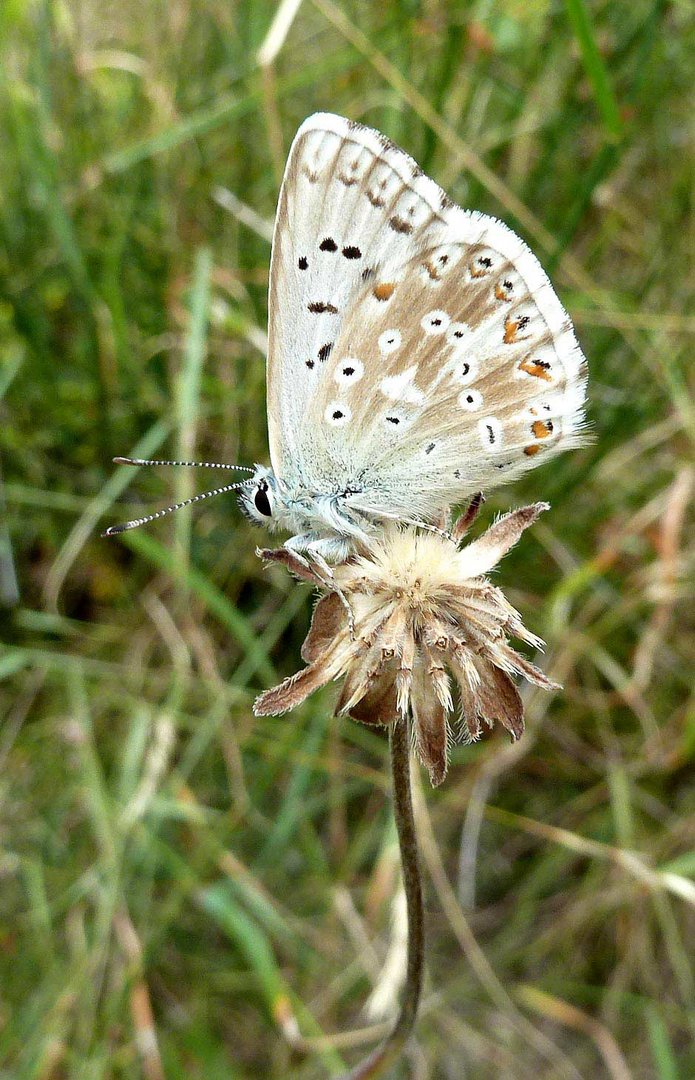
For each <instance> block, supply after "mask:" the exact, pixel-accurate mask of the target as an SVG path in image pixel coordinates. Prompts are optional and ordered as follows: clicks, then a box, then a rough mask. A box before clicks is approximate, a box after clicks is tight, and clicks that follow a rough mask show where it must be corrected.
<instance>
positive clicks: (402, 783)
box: [343, 718, 425, 1080]
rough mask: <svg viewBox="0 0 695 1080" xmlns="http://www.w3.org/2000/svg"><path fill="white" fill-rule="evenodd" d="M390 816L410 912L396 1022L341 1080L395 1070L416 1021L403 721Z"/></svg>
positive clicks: (417, 973) (416, 922) (412, 861)
mask: <svg viewBox="0 0 695 1080" xmlns="http://www.w3.org/2000/svg"><path fill="white" fill-rule="evenodd" d="M391 776H392V781H393V814H394V817H395V820H396V830H397V832H398V844H399V847H400V851H401V869H402V872H403V886H404V889H405V899H406V907H407V911H408V967H407V972H406V980H405V986H404V988H403V997H402V999H401V1008H400V1012H399V1014H398V1019H397V1020H396V1023H395V1025H394V1027H393V1030H392V1032H391V1034H390V1035H389V1036H388V1037H387V1038H386V1039H385V1040H384V1042H383V1043H382V1044H381V1046H379V1047H377V1049H376V1050H374V1051H373V1053H372V1054H370V1055H369V1057H368V1058H365V1060H364V1061H362V1062H360V1064H359V1065H357V1066H356V1067H355V1068H354V1069H352V1070H351V1071H350V1072H349V1073H346V1074H345V1075H344V1077H343V1080H374V1077H378V1076H383V1075H384V1073H385V1072H386V1070H387V1069H388V1068H389V1067H390V1066H391V1065H393V1064H394V1063H395V1062H396V1061H397V1060H398V1058H399V1057H400V1055H401V1053H402V1052H403V1048H404V1046H405V1044H406V1042H407V1041H408V1037H409V1035H410V1033H411V1031H412V1030H413V1026H414V1024H415V1017H416V1016H417V1009H418V1004H419V1001H420V994H421V991H422V977H423V970H424V959H425V932H424V916H423V908H422V879H421V877H420V864H419V861H418V853H417V841H416V839H415V821H414V818H413V800H412V797H411V793H410V725H409V722H408V720H406V719H405V718H403V719H398V720H396V722H395V723H394V724H393V725H392V727H391Z"/></svg>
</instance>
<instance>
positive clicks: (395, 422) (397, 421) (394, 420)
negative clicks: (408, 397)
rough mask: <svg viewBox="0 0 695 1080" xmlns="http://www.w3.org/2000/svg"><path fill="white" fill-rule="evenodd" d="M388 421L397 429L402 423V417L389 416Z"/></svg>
mask: <svg viewBox="0 0 695 1080" xmlns="http://www.w3.org/2000/svg"><path fill="white" fill-rule="evenodd" d="M386 419H387V420H388V422H389V424H393V425H394V427H396V426H397V425H398V424H400V422H401V418H400V416H387V417H386Z"/></svg>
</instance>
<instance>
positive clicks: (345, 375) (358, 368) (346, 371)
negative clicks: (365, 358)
mask: <svg viewBox="0 0 695 1080" xmlns="http://www.w3.org/2000/svg"><path fill="white" fill-rule="evenodd" d="M363 375H364V364H363V363H362V361H361V360H358V359H357V357H356V356H348V357H347V359H345V360H341V361H340V363H339V364H338V366H337V368H336V369H335V372H334V374H333V378H334V379H335V381H336V382H337V384H338V386H352V384H353V383H356V382H359V381H360V379H361V378H362V376H363Z"/></svg>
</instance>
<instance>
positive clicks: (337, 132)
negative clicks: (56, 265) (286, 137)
mask: <svg viewBox="0 0 695 1080" xmlns="http://www.w3.org/2000/svg"><path fill="white" fill-rule="evenodd" d="M586 378H587V375H586V362H585V359H584V357H583V355H582V352H581V350H580V348H579V345H578V344H577V341H576V338H575V335H574V331H573V328H572V324H571V322H570V319H569V317H568V315H567V313H566V312H565V310H564V308H563V306H562V304H561V302H560V300H559V299H558V297H557V295H556V293H555V291H554V290H553V287H552V285H551V284H550V281H549V280H548V277H547V276H546V274H545V272H544V271H543V269H542V267H541V265H540V263H539V262H538V260H537V259H536V257H535V256H534V255H533V253H532V252H531V251H530V249H529V248H528V247H527V245H526V244H525V243H524V241H523V240H521V239H520V238H519V237H518V236H516V235H515V233H513V232H512V231H511V229H509V228H508V227H507V226H506V225H504V224H503V223H502V222H500V221H498V220H496V219H495V218H492V217H488V216H486V215H485V214H482V213H478V212H477V211H470V210H463V209H461V208H460V207H458V206H456V205H455V204H454V203H453V202H452V201H451V199H449V197H448V196H447V195H446V194H445V193H444V191H442V189H441V188H440V187H439V186H438V185H437V184H436V183H435V182H434V181H433V180H431V179H430V178H429V177H427V176H426V175H425V174H424V173H423V172H422V170H421V169H420V168H419V167H418V165H417V164H416V163H415V161H414V160H413V159H412V158H411V157H410V156H409V155H408V154H407V153H405V151H403V150H401V149H400V148H399V147H397V146H396V145H395V144H394V143H392V142H391V141H390V140H389V139H388V138H386V137H385V136H384V135H382V134H380V133H379V132H378V131H376V130H373V129H371V128H368V127H365V126H363V125H362V124H359V123H356V122H354V121H352V120H348V119H345V118H343V117H340V116H335V115H332V114H330V113H317V114H315V115H313V116H310V117H309V118H308V119H307V120H305V121H304V123H303V124H302V126H301V127H300V128H299V131H298V132H297V134H296V136H295V139H294V141H293V143H292V146H291V149H290V153H289V157H288V161H287V166H286V169H285V175H284V178H283V181H282V186H281V189H280V195H279V203H278V210H277V217H276V222H275V229H274V235H273V246H272V257H271V266H270V290H269V341H268V363H267V390H268V434H269V442H270V460H271V467H266V466H257V467H256V469H255V470H253V475H252V476H251V477H250V478H249V479H248V480H245V481H242V482H241V483H239V484H232V485H227V486H225V487H223V488H218V489H216V490H215V492H211V493H205V494H204V495H203V496H196V497H194V500H187V502H188V501H196V500H197V499H198V498H201V497H208V494H217V493H219V492H221V491H227V490H231V489H238V490H239V491H240V501H241V504H242V508H243V509H244V510H245V512H246V513H247V515H248V516H249V517H250V518H251V519H252V520H254V521H256V522H259V523H263V524H266V525H269V526H270V528H271V529H283V530H285V531H287V532H289V533H290V534H291V536H290V539H289V540H287V541H286V543H285V548H286V549H287V551H288V552H290V553H292V555H293V557H294V558H295V559H296V560H298V561H299V562H300V563H305V564H306V563H307V562H312V563H314V564H315V565H318V566H320V567H322V569H323V571H324V573H326V574H327V575H328V576H330V564H331V563H333V564H336V563H339V562H342V561H344V560H345V559H346V558H347V557H349V555H350V554H351V553H352V552H353V551H354V550H356V549H358V548H360V547H367V548H368V547H369V543H370V538H371V537H373V536H374V535H375V534H377V533H378V530H379V528H380V526H383V524H384V523H385V522H387V521H397V522H401V523H404V524H411V525H416V526H422V527H425V528H427V527H430V528H432V527H436V526H434V524H433V523H434V522H435V521H437V520H438V519H439V518H440V517H441V514H442V512H443V511H445V510H446V509H447V508H448V507H450V506H452V505H454V504H456V503H460V502H462V501H463V500H465V499H466V498H467V497H469V496H473V495H475V494H476V493H477V492H480V491H487V490H488V489H490V488H493V487H496V486H497V485H499V484H502V483H505V482H507V481H509V480H512V479H514V478H516V477H518V476H519V475H520V474H522V473H523V472H525V471H526V470H527V469H530V468H532V467H534V466H535V465H538V464H541V463H542V462H544V461H546V460H548V459H550V458H552V457H553V456H554V455H556V454H558V453H559V452H561V451H563V450H566V449H568V448H570V447H572V446H575V445H578V444H579V443H581V441H582V438H581V436H582V431H583V429H584V399H585V392H586ZM117 460H121V461H129V459H117ZM229 467H230V468H233V467H234V466H229ZM249 471H251V470H249ZM169 509H172V508H168V509H167V510H165V511H160V512H159V514H157V515H152V516H151V517H150V518H147V519H145V518H143V519H139V520H138V521H136V522H128V523H127V524H126V526H115V527H113V529H112V530H109V533H112V532H114V531H122V529H123V528H130V527H134V526H135V525H136V524H140V523H142V522H144V521H145V520H151V519H152V517H156V516H160V515H161V514H162V513H167V512H169Z"/></svg>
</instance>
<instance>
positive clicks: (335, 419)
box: [323, 401, 352, 427]
mask: <svg viewBox="0 0 695 1080" xmlns="http://www.w3.org/2000/svg"><path fill="white" fill-rule="evenodd" d="M323 417H324V420H325V421H326V423H327V424H330V425H331V427H344V425H345V424H349V423H350V421H351V420H352V411H351V409H350V408H349V407H348V406H347V405H346V404H345V402H344V401H331V403H330V405H327V406H326V410H325V412H324V414H323Z"/></svg>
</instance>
